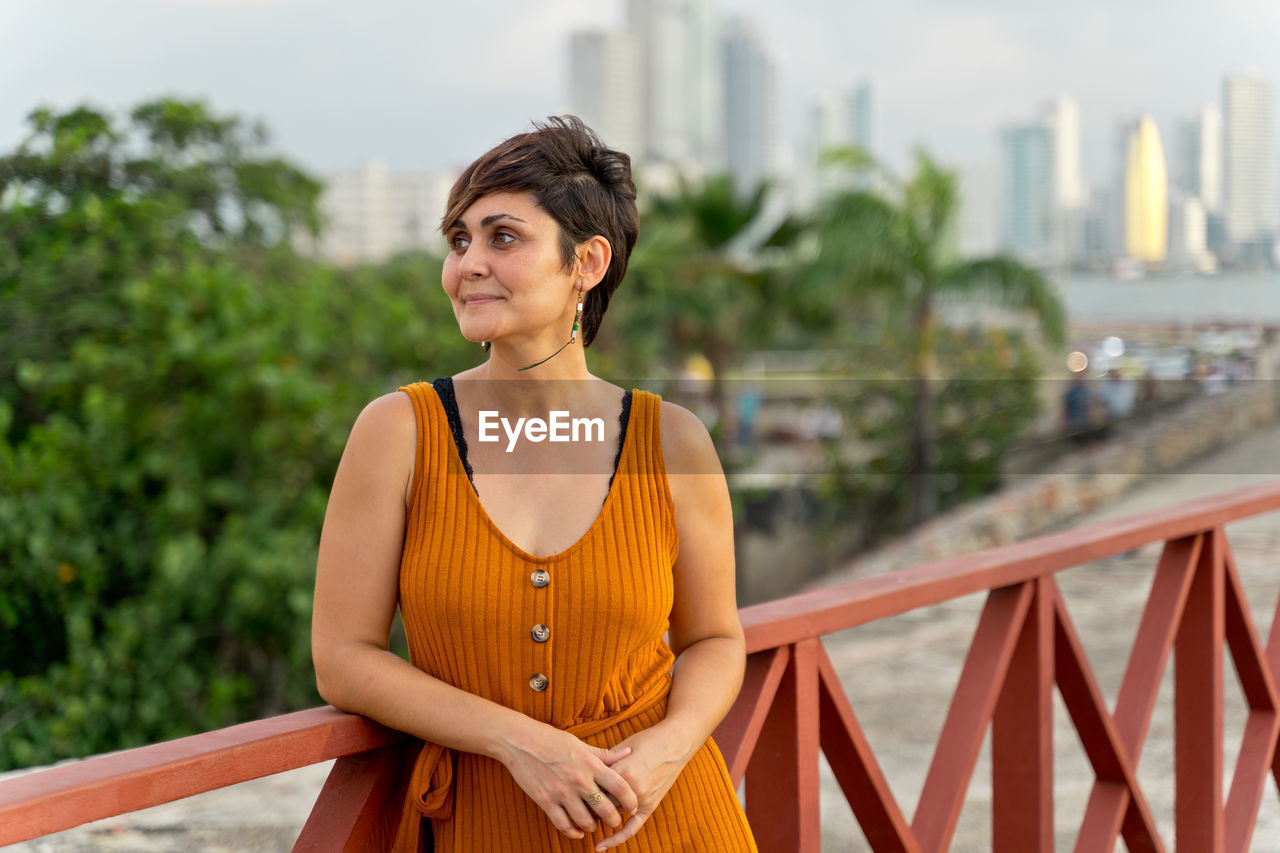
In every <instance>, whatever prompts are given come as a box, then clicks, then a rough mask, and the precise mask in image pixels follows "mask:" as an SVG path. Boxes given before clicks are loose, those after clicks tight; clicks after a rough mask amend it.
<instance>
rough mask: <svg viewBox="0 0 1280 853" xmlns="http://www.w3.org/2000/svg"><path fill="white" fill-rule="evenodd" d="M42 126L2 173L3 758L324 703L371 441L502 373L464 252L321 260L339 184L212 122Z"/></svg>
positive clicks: (151, 112) (126, 742) (164, 118)
mask: <svg viewBox="0 0 1280 853" xmlns="http://www.w3.org/2000/svg"><path fill="white" fill-rule="evenodd" d="M32 124H33V126H34V132H33V135H32V138H31V139H30V140H28V142H27V143H26V144H24V146H23V147H22V148H21V149H20V150H19V151H18V153H17V154H15V155H12V156H10V157H6V158H4V159H3V160H0V175H3V176H4V183H3V185H2V186H0V198H3V199H4V204H3V207H2V208H0V221H2V222H3V229H2V230H0V233H3V239H2V240H0V247H2V248H0V282H2V283H3V284H2V286H3V289H4V292H5V294H6V295H5V297H3V298H0V334H2V335H3V339H4V344H5V349H6V351H7V353H8V354H9V355H10V356H11V359H9V360H8V361H7V362H6V363H4V364H3V365H0V627H2V630H0V767H7V766H22V765H26V764H30V763H34V762H44V761H49V760H52V759H55V758H59V757H63V756H68V755H78V754H84V753H86V752H94V751H101V750H106V749H114V748H120V747H125V746H130V745H134V744H139V743H144V742H151V741H155V740H159V739H163V738H168V737H173V736H177V735H181V734H186V733H189V732H191V731H195V730H201V729H207V728H211V727H216V726H220V725H226V724H229V723H232V722H236V721H239V720H242V719H246V718H250V717H253V716H260V715H264V714H271V713H279V712H282V711H284V710H287V709H290V708H294V707H298V706H300V705H305V704H312V703H314V702H315V701H316V696H315V692H314V686H313V684H314V681H313V676H312V674H311V664H310V655H309V643H308V631H309V616H310V607H311V600H310V587H311V573H312V570H313V567H314V565H315V549H316V540H317V533H318V531H319V528H320V522H321V519H322V517H323V512H324V506H325V501H326V497H327V494H328V487H329V483H330V478H331V477H332V474H333V471H334V469H335V468H336V465H337V460H338V457H339V455H340V454H341V450H342V447H343V444H344V442H345V439H346V432H347V430H348V428H349V426H350V424H351V422H352V421H353V420H354V417H355V414H356V413H357V412H358V410H359V407H360V406H361V405H362V404H363V403H364V402H367V401H368V400H369V399H370V398H372V397H373V396H377V395H378V394H381V393H385V392H387V391H390V390H393V389H394V388H395V386H396V385H398V384H401V383H402V382H405V381H411V380H413V379H416V378H422V377H421V376H416V375H406V374H405V373H404V372H403V371H404V370H405V369H406V368H409V369H412V366H413V365H421V366H423V367H422V368H420V369H424V370H425V369H430V370H431V371H432V374H431V375H437V374H438V373H439V372H442V371H447V370H451V369H458V368H459V367H461V366H462V365H464V364H466V363H467V361H468V360H474V355H473V354H472V353H471V352H470V350H471V347H469V346H468V345H467V344H466V342H465V341H462V340H461V339H460V338H459V336H458V335H457V328H456V326H455V325H454V323H453V319H452V313H451V311H450V309H449V306H448V302H447V300H446V299H445V298H444V297H443V295H442V294H441V293H440V291H439V286H438V284H437V283H438V282H439V275H440V273H439V261H438V260H436V259H433V258H429V257H406V258H401V259H398V260H396V261H395V262H393V263H389V264H388V265H386V266H384V267H379V268H376V269H370V268H361V269H356V270H352V271H346V272H338V271H335V270H332V269H329V268H326V267H324V266H321V265H318V264H316V263H313V262H311V261H308V260H305V259H303V258H300V257H298V256H297V255H295V254H294V252H293V251H292V249H291V248H290V240H291V238H292V235H293V234H295V233H296V232H298V231H299V230H303V231H305V230H306V229H309V228H311V227H313V226H314V224H315V223H316V222H317V215H316V209H315V202H316V197H317V192H318V184H316V182H315V181H314V180H312V179H311V178H309V177H307V176H305V175H304V174H303V173H301V172H300V171H298V170H296V169H294V168H293V167H291V166H289V165H288V164H286V163H284V162H283V161H281V160H279V159H277V158H274V157H271V156H269V155H267V154H266V153H265V152H263V151H262V150H261V149H260V146H261V144H262V143H263V142H265V138H264V137H263V136H261V135H260V134H246V133H244V132H242V129H241V127H240V125H239V123H238V122H236V121H234V120H229V119H221V118H217V117H214V116H211V115H210V114H209V113H208V112H207V111H206V110H205V108H204V107H202V106H201V105H199V104H184V103H178V102H172V101H161V102H156V103H154V104H148V105H144V106H142V107H140V108H139V109H138V110H135V111H134V113H133V117H132V122H131V124H130V125H129V126H128V127H127V128H116V127H114V126H113V125H112V124H111V121H110V119H109V118H108V117H107V116H104V115H101V114H98V113H96V112H93V111H92V110H89V109H87V108H81V109H78V110H74V111H72V112H70V113H67V114H65V115H55V114H53V113H50V112H48V111H40V112H37V113H35V114H34V115H33V117H32ZM130 140H132V141H130ZM139 140H141V141H139ZM464 347H465V351H464ZM428 366H429V367H428Z"/></svg>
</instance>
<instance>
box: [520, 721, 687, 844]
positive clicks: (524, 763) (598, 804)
mask: <svg viewBox="0 0 1280 853" xmlns="http://www.w3.org/2000/svg"><path fill="white" fill-rule="evenodd" d="M630 753H631V747H630V746H627V745H625V744H619V745H617V746H615V747H613V748H612V749H600V748H599V747H594V746H591V745H589V744H586V743H584V742H582V741H581V740H579V739H578V738H576V737H574V736H573V735H571V734H569V733H568V732H565V731H561V730H560V729H557V728H554V727H552V726H548V725H544V724H542V723H534V725H533V727H531V728H525V729H523V730H522V731H521V732H520V733H519V734H517V735H514V736H512V737H510V738H508V739H507V743H506V746H505V748H504V749H503V750H502V751H501V752H500V753H499V754H498V756H496V757H498V759H499V760H500V761H501V762H502V763H503V764H504V765H505V766H506V768H507V770H508V771H509V772H510V773H511V776H512V778H513V779H515V780H516V784H517V785H519V786H520V787H521V788H522V789H523V790H524V792H525V793H526V794H528V795H529V796H530V797H531V798H532V799H533V801H534V802H535V803H537V804H538V807H539V808H541V809H542V810H543V811H544V812H546V813H547V817H548V818H550V819H551V822H552V823H553V824H555V827H556V829H558V830H560V831H561V832H562V833H564V834H565V835H566V836H568V837H569V838H573V839H579V838H583V837H585V835H586V833H587V832H592V831H594V830H595V829H596V826H597V823H598V822H599V821H604V823H605V824H607V825H608V826H611V827H613V828H615V829H616V828H617V827H619V826H621V825H622V821H623V816H622V814H620V813H619V811H618V810H619V809H621V810H622V811H623V812H626V813H627V814H634V813H635V812H636V809H637V807H638V802H637V798H636V794H635V792H634V791H633V790H632V788H631V785H629V784H628V783H627V781H626V780H625V779H624V778H623V777H622V775H621V774H619V773H618V772H617V771H616V770H613V769H612V768H611V767H610V766H609V765H610V764H613V763H616V762H618V761H622V760H624V759H625V758H626V757H627V756H628V755H630ZM664 790H665V789H664ZM593 793H599V794H602V795H603V796H598V797H592V796H591V795H592V794H593Z"/></svg>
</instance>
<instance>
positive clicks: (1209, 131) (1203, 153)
mask: <svg viewBox="0 0 1280 853" xmlns="http://www.w3.org/2000/svg"><path fill="white" fill-rule="evenodd" d="M1199 130H1200V133H1199V141H1200V152H1199V153H1200V157H1199V169H1200V172H1199V175H1198V178H1199V180H1198V181H1197V183H1196V189H1197V191H1198V193H1199V196H1200V201H1201V203H1203V205H1204V210H1205V213H1207V214H1217V213H1220V212H1221V211H1222V111H1221V110H1219V109H1218V108H1217V106H1215V105H1213V104H1209V105H1208V106H1206V107H1205V108H1204V109H1203V110H1201V111H1200V127H1199Z"/></svg>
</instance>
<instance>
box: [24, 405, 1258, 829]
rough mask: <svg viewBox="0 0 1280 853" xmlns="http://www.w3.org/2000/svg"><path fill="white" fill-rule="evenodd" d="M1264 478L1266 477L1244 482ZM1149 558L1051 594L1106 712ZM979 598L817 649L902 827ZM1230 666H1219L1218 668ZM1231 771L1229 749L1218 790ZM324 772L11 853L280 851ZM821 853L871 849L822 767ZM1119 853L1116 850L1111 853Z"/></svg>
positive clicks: (1098, 515) (1074, 579) (1160, 715)
mask: <svg viewBox="0 0 1280 853" xmlns="http://www.w3.org/2000/svg"><path fill="white" fill-rule="evenodd" d="M1255 472H1263V473H1255ZM1278 474H1280V428H1276V429H1271V430H1267V431H1265V432H1262V433H1258V434H1256V435H1254V436H1251V437H1249V438H1248V439H1246V440H1244V441H1242V442H1240V443H1238V444H1236V445H1235V446H1233V447H1231V448H1229V449H1226V450H1224V451H1221V452H1218V453H1216V454H1214V455H1213V456H1212V457H1211V458H1208V459H1205V460H1203V461H1201V462H1200V463H1198V464H1196V465H1195V466H1193V467H1192V468H1191V469H1189V470H1187V471H1184V472H1183V473H1180V474H1176V475H1165V476H1161V477H1159V478H1155V479H1153V480H1151V481H1150V482H1149V483H1147V484H1146V485H1144V486H1143V487H1140V488H1139V489H1138V490H1136V491H1134V492H1131V493H1129V494H1128V495H1127V496H1126V497H1123V498H1121V499H1120V500H1118V501H1116V502H1114V503H1113V504H1111V505H1110V506H1108V507H1106V508H1105V509H1103V510H1100V511H1098V512H1095V513H1093V514H1092V515H1090V516H1089V517H1087V518H1085V519H1082V520H1081V521H1079V522H1077V523H1078V524H1079V523H1087V522H1088V521H1093V520H1100V519H1103V518H1111V517H1116V516H1120V515H1129V514H1133V513H1136V512H1140V511H1145V510H1148V509H1153V508H1156V507H1159V506H1166V505H1169V504H1173V503H1177V502H1179V501H1183V500H1188V499H1191V498H1194V497H1200V496H1203V495H1206V494H1211V493H1215V492H1221V491H1227V490H1230V489H1233V488H1238V487H1241V486H1246V485H1253V484H1256V483H1260V482H1264V481H1266V480H1269V479H1273V478H1274V477H1275V476H1277V475H1278ZM1227 535H1228V538H1229V541H1230V543H1231V547H1232V550H1233V553H1234V554H1235V557H1236V560H1237V563H1238V565H1239V568H1240V571H1241V574H1242V578H1243V581H1244V584H1245V587H1246V590H1247V595H1248V597H1249V600H1250V603H1251V606H1252V609H1253V615H1254V619H1255V622H1256V623H1257V626H1258V629H1259V631H1260V632H1262V635H1263V636H1264V637H1265V635H1266V631H1267V630H1268V629H1269V627H1270V623H1271V619H1272V613H1273V610H1274V607H1275V602H1276V599H1277V595H1278V594H1280V513H1273V514H1271V515H1269V516H1263V517H1259V518H1255V519H1250V520H1248V521H1244V522H1239V523H1236V524H1233V525H1231V526H1229V527H1228V529H1227ZM1159 547H1160V546H1159V545H1152V546H1148V547H1146V548H1143V549H1140V550H1138V551H1135V552H1132V553H1129V554H1126V555H1122V556H1119V557H1115V558H1112V559H1108V560H1102V561H1097V562H1095V563H1091V564H1088V565H1085V566H1080V567H1078V568H1075V569H1072V570H1068V571H1067V572H1065V573H1063V574H1060V575H1059V576H1058V580H1059V585H1060V587H1061V589H1062V591H1063V595H1064V597H1065V599H1066V601H1067V606H1068V609H1069V610H1070V613H1071V616H1072V618H1073V620H1074V621H1075V624H1076V628H1077V631H1078V632H1079V634H1080V636H1081V639H1082V642H1083V643H1084V645H1085V647H1086V651H1087V652H1088V655H1089V658H1090V660H1091V662H1092V664H1093V667H1094V671H1095V674H1096V676H1097V677H1098V680H1099V682H1100V684H1101V687H1102V689H1103V691H1104V693H1105V694H1106V696H1107V699H1108V702H1109V703H1111V704H1113V703H1114V700H1115V694H1116V690H1117V689H1118V686H1119V682H1120V678H1121V676H1122V674H1123V670H1124V666H1125V663H1126V660H1127V656H1128V651H1129V648H1130V646H1131V645H1132V642H1133V636H1134V633H1135V631H1136V629H1137V624H1138V619H1139V617H1140V615H1141V612H1142V607H1143V605H1144V604H1145V601H1146V595H1147V592H1148V589H1149V586H1150V582H1151V576H1152V573H1153V571H1154V568H1155V564H1156V560H1157V558H1158V556H1159ZM982 603H983V602H982V598H981V597H980V596H971V597H969V598H966V599H962V600H958V601H955V602H951V603H948V604H945V605H939V606H936V607H932V608H928V609H926V610H921V611H915V612H912V613H908V614H905V615H903V616H900V617H895V618H893V619H888V620H883V621H881V622H877V623H873V624H871V625H866V626H862V627H859V628H856V629H852V630H850V631H846V632H842V633H841V634H837V635H832V636H831V637H828V638H827V640H826V644H827V650H828V652H829V654H830V655H831V657H832V660H833V661H834V663H835V666H836V668H837V670H838V671H839V673H840V677H841V679H842V681H843V683H844V685H845V687H846V689H847V691H848V693H849V695H850V698H851V701H852V703H853V706H854V709H855V710H856V711H857V713H858V716H859V718H860V721H861V723H862V725H863V727H864V729H865V730H866V732H867V735H868V737H869V738H870V741H871V744H872V747H873V749H875V751H876V754H877V756H878V757H879V760H880V762H881V764H882V765H883V768H884V770H885V773H886V775H887V776H888V778H889V781H890V784H891V786H892V788H893V790H894V792H895V794H896V796H897V797H898V799H899V803H900V805H901V807H902V810H903V812H904V813H905V814H906V815H907V816H908V818H909V817H910V815H911V814H912V813H913V812H914V808H915V803H916V799H917V798H918V796H919V792H920V788H921V786H922V784H923V780H924V774H925V772H926V770H927V768H928V764H929V760H930V758H931V756H932V750H933V747H934V744H935V742H936V739H937V734H938V730H939V729H940V728H941V725H942V721H943V718H944V716H945V714H946V711H947V706H948V703H949V702H950V698H951V692H952V690H953V689H954V686H955V682H956V679H957V677H958V675H959V671H960V665H961V662H962V661H963V657H964V654H965V652H966V650H967V648H968V644H969V642H970V640H971V639H972V632H973V629H974V626H975V625H976V622H977V616H978V613H979V611H980V609H981V607H982ZM1228 660H1229V658H1228ZM1228 673H1229V674H1228V676H1227V689H1226V694H1227V699H1228V705H1227V713H1226V725H1227V742H1228V743H1229V744H1230V743H1238V742H1239V737H1240V731H1241V724H1242V720H1243V702H1242V701H1241V700H1240V693H1239V689H1238V684H1237V683H1236V682H1235V679H1234V677H1233V675H1232V674H1231V669H1230V667H1228ZM1171 701H1172V686H1171V681H1170V679H1169V678H1168V677H1166V679H1165V683H1164V685H1163V687H1162V694H1161V698H1160V700H1159V702H1158V704H1157V708H1156V713H1155V717H1154V719H1153V721H1152V725H1151V729H1150V733H1149V735H1148V737H1147V742H1146V746H1145V748H1144V750H1143V753H1142V759H1141V762H1140V764H1139V768H1138V775H1139V777H1140V779H1141V780H1142V783H1143V785H1144V789H1145V791H1146V793H1147V796H1148V798H1149V801H1150V803H1151V807H1152V809H1153V811H1154V812H1155V814H1156V817H1157V821H1158V822H1159V825H1160V827H1161V831H1162V833H1163V836H1164V841H1165V843H1166V846H1167V847H1168V849H1172V846H1173V828H1172V815H1173V807H1172V803H1173V786H1172V718H1171V710H1170V709H1171V707H1172V706H1171ZM1055 721H1056V725H1057V732H1056V735H1055V753H1056V754H1055V762H1056V775H1057V782H1056V785H1055V795H1056V796H1055V808H1056V817H1057V829H1058V847H1059V849H1071V847H1072V845H1073V842H1074V838H1075V830H1076V828H1077V827H1078V825H1079V822H1080V819H1081V816H1082V815H1083V810H1084V803H1085V799H1086V797H1087V796H1088V792H1089V786H1090V784H1091V781H1092V778H1093V777H1092V773H1091V771H1090V769H1089V766H1088V763H1087V761H1086V760H1085V758H1084V755H1083V753H1082V752H1081V750H1080V745H1079V740H1078V738H1077V737H1076V735H1075V732H1074V730H1073V729H1072V727H1071V725H1070V721H1069V718H1068V716H1067V714H1066V711H1065V708H1064V707H1063V706H1062V704H1061V701H1060V700H1059V702H1058V707H1057V711H1056V713H1055ZM988 748H989V747H984V750H983V757H982V758H981V760H980V763H979V766H978V768H977V770H976V772H975V774H974V778H973V782H972V784H971V787H970V791H969V798H968V801H967V803H966V806H965V811H964V813H963V814H962V816H961V819H960V824H959V827H958V829H957V832H956V836H955V840H954V842H953V844H952V846H951V850H953V851H963V853H969V851H984V850H989V849H990V846H991V842H990V798H991V788H990V765H989V762H988V758H987V750H988ZM1233 767H1234V755H1233V754H1232V753H1231V750H1230V749H1229V750H1228V756H1227V759H1226V778H1227V779H1228V780H1229V779H1230V777H1231V772H1232V769H1233ZM327 769H328V767H327V765H318V766H316V767H308V768H304V769H302V770H297V771H293V772H291V773H284V774H280V775H278V776H274V777H270V778H268V779H263V780H258V781H255V782H248V783H245V784H243V785H238V786H235V787H233V788H227V789H224V790H220V791H215V792H211V793H209V794H203V795H201V796H198V797H192V798H190V799H187V800H183V801H180V802H178V803H170V804H167V805H163V806H158V807H156V808H153V809H148V810H146V811H142V812H136V813H133V814H129V815H123V816H120V817H116V818H111V819H108V820H105V821H100V822H98V823H95V824H90V825H87V826H83V827H78V828H76V829H73V830H69V831H67V832H64V833H60V834H59V835H56V836H50V837H48V838H45V839H41V840H39V841H34V842H28V843H26V844H20V845H15V846H13V847H9V848H5V849H6V850H9V851H15V853H16V852H17V851H22V853H34V851H58V853H63V851H73V853H74V851H90V850H92V851H122V852H123V851H130V853H132V851H137V853H144V851H145V852H146V853H151V851H175V853H176V851H207V853H213V851H237V853H239V851H287V850H289V849H290V847H291V844H292V841H293V839H294V838H296V836H297V832H298V829H299V827H300V826H301V825H302V823H303V821H304V820H305V818H306V815H307V813H308V811H309V810H310V807H311V803H312V802H313V801H314V799H315V796H316V793H317V792H318V791H319V788H320V786H321V785H322V784H323V781H324V778H325V775H326V773H327ZM823 773H824V783H823V784H824V787H823V795H822V812H823V827H824V844H823V849H824V850H825V851H830V853H846V851H850V853H852V851H861V850H867V849H869V848H868V847H867V845H866V842H865V841H864V840H863V838H862V835H861V833H860V832H859V830H858V828H857V824H856V822H855V821H854V820H853V817H852V813H851V812H850V810H849V807H848V804H847V803H845V801H844V798H843V795H842V794H841V793H840V791H839V788H838V787H837V786H836V784H835V782H834V779H833V777H832V776H831V774H830V772H829V770H827V769H826V767H825V764H824V768H823ZM1276 793H1277V792H1276V789H1275V787H1274V785H1272V784H1271V783H1268V787H1267V793H1266V794H1265V795H1264V798H1263V805H1262V811H1261V815H1260V817H1259V822H1258V827H1257V830H1256V832H1255V833H1254V838H1253V845H1252V847H1251V849H1252V850H1253V851H1267V852H1268V853H1271V851H1275V853H1280V798H1278V797H1277V795H1276ZM1121 847H1123V845H1121Z"/></svg>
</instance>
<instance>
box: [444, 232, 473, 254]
mask: <svg viewBox="0 0 1280 853" xmlns="http://www.w3.org/2000/svg"><path fill="white" fill-rule="evenodd" d="M470 245H471V238H470V237H468V236H467V235H466V234H453V235H451V236H450V237H449V248H450V249H451V250H452V251H454V252H465V251H466V250H467V247H468V246H470Z"/></svg>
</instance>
